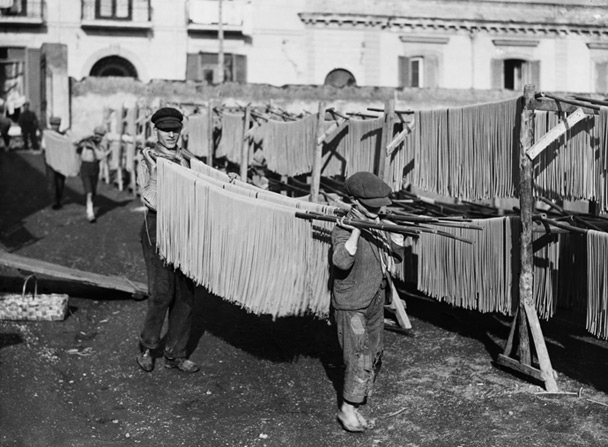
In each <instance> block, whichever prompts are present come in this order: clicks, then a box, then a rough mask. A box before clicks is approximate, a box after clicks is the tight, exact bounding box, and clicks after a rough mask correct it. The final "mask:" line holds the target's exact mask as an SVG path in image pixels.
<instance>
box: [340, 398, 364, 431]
mask: <svg viewBox="0 0 608 447" xmlns="http://www.w3.org/2000/svg"><path fill="white" fill-rule="evenodd" d="M337 418H338V421H339V422H340V424H342V427H343V428H344V430H346V431H350V432H363V431H365V430H366V429H367V421H366V420H365V418H364V417H363V416H361V415H360V414H359V412H358V411H357V409H356V408H355V407H354V406H353V405H351V404H349V403H347V402H344V403H343V404H342V407H341V408H340V411H338V415H337Z"/></svg>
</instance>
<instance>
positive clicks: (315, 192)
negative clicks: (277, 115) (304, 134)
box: [310, 101, 325, 203]
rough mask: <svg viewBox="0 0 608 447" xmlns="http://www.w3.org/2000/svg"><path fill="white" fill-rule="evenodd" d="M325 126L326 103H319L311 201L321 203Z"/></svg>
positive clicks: (311, 181) (311, 180)
mask: <svg viewBox="0 0 608 447" xmlns="http://www.w3.org/2000/svg"><path fill="white" fill-rule="evenodd" d="M324 124H325V103H324V102H323V101H320V102H319V113H318V116H317V138H315V140H314V147H313V148H312V150H313V157H312V175H311V179H310V201H311V202H315V203H318V202H319V191H320V189H321V166H322V164H323V139H322V138H321V137H322V136H323V135H324V132H323V127H324Z"/></svg>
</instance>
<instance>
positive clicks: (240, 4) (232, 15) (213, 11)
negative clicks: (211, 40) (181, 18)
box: [188, 0, 251, 34]
mask: <svg viewBox="0 0 608 447" xmlns="http://www.w3.org/2000/svg"><path fill="white" fill-rule="evenodd" d="M219 3H220V2H219V0H188V30H189V31H217V29H218V27H219V16H220V8H219ZM250 17H251V1H250V0H223V1H222V27H223V29H224V31H237V32H242V33H243V34H249V28H250V22H251V21H250Z"/></svg>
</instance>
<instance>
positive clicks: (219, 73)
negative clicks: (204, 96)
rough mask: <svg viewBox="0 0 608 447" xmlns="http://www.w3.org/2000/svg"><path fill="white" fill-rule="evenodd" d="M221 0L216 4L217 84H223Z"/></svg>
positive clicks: (222, 16)
mask: <svg viewBox="0 0 608 447" xmlns="http://www.w3.org/2000/svg"><path fill="white" fill-rule="evenodd" d="M222 3H223V2H222V0H220V1H219V2H218V4H217V5H218V10H217V12H218V26H217V40H218V44H219V51H218V56H217V83H218V84H223V83H224V13H223V4H222Z"/></svg>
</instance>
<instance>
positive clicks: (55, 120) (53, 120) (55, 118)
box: [49, 116, 61, 124]
mask: <svg viewBox="0 0 608 447" xmlns="http://www.w3.org/2000/svg"><path fill="white" fill-rule="evenodd" d="M49 124H61V118H60V117H58V116H51V117H50V118H49Z"/></svg>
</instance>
